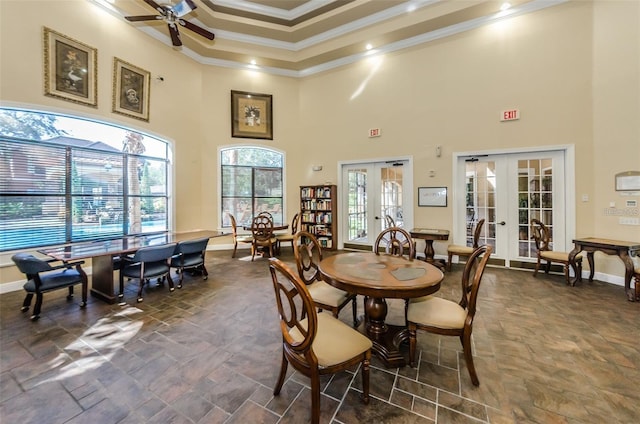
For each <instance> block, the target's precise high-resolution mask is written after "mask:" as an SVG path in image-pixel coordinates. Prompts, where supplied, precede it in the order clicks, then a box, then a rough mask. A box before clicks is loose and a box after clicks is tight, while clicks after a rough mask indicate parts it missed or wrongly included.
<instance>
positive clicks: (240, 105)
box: [231, 90, 273, 140]
mask: <svg viewBox="0 0 640 424" xmlns="http://www.w3.org/2000/svg"><path fill="white" fill-rule="evenodd" d="M271 100H272V96H271V95H270V94H259V93H248V92H246V91H234V90H231V137H240V138H262V139H266V140H273V111H272V104H271Z"/></svg>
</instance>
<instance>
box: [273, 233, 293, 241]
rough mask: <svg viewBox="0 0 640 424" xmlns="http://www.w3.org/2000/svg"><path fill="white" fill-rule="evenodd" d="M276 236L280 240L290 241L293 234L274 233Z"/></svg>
mask: <svg viewBox="0 0 640 424" xmlns="http://www.w3.org/2000/svg"><path fill="white" fill-rule="evenodd" d="M276 238H277V239H278V240H280V241H291V240H293V234H276Z"/></svg>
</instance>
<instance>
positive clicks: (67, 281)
mask: <svg viewBox="0 0 640 424" xmlns="http://www.w3.org/2000/svg"><path fill="white" fill-rule="evenodd" d="M11 260H12V261H13V263H14V264H16V267H17V268H18V270H20V272H22V273H23V274H25V275H26V277H27V282H26V283H24V285H23V286H22V287H23V288H24V291H26V292H27V295H26V296H25V298H24V301H23V302H22V308H21V309H20V310H21V311H22V312H26V311H28V310H29V307H30V306H31V300H32V299H33V295H34V294H35V295H36V303H35V305H34V306H33V314H32V315H31V320H32V321H36V320H37V319H38V318H40V311H41V310H42V298H43V294H44V293H47V292H50V291H54V290H58V289H64V288H65V287H66V288H68V290H69V294H68V295H67V300H71V299H72V298H73V286H75V285H76V284H82V302H80V307H81V308H84V307H85V306H86V305H87V285H88V279H87V274H86V273H85V272H84V270H83V269H82V266H81V265H82V264H83V263H84V261H75V262H63V263H61V264H59V265H51V263H52V262H55V261H54V260H49V261H45V260H42V259H38V258H36V257H35V256H33V255H31V254H29V253H16V254H15V255H13V256H12V257H11ZM74 267H75V269H73V268H74ZM53 271H57V272H53Z"/></svg>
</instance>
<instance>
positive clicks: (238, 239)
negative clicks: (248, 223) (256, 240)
mask: <svg viewBox="0 0 640 424" xmlns="http://www.w3.org/2000/svg"><path fill="white" fill-rule="evenodd" d="M228 215H229V220H230V221H231V233H232V235H233V253H232V254H231V257H232V258H235V257H236V250H237V249H238V243H249V244H251V245H253V236H249V235H246V236H241V235H238V223H237V222H236V218H235V217H234V216H233V215H231V214H228Z"/></svg>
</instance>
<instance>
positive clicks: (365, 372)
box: [362, 351, 371, 404]
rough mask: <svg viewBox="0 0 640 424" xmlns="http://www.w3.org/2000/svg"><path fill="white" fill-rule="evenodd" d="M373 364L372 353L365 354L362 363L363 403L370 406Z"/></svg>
mask: <svg viewBox="0 0 640 424" xmlns="http://www.w3.org/2000/svg"><path fill="white" fill-rule="evenodd" d="M370 362H371V351H367V352H366V353H365V357H364V361H362V401H363V402H364V403H365V404H369V364H370Z"/></svg>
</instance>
